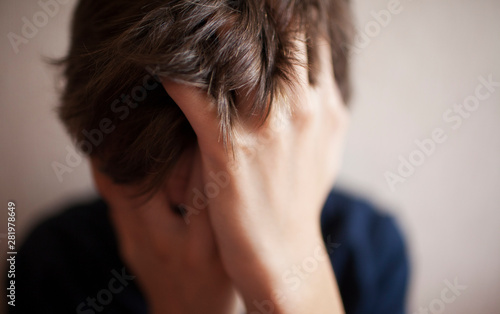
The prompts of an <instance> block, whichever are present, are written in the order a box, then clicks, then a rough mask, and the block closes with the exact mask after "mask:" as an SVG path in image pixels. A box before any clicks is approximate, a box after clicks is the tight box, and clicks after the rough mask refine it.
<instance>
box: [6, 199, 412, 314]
mask: <svg viewBox="0 0 500 314" xmlns="http://www.w3.org/2000/svg"><path fill="white" fill-rule="evenodd" d="M321 228H322V232H323V238H324V241H325V245H326V247H327V250H328V253H329V256H330V261H331V263H332V267H333V269H334V271H335V275H336V277H337V282H338V285H339V288H340V293H341V296H342V301H343V303H344V307H345V311H346V313H380V314H398V313H404V312H405V296H406V291H407V284H408V272H409V271H408V259H407V253H406V250H405V244H404V241H403V238H402V235H401V233H400V231H399V230H398V228H397V226H396V224H395V221H394V219H393V218H391V217H390V216H388V215H386V214H382V213H380V212H378V211H376V210H375V209H374V208H373V207H372V206H371V205H369V204H368V203H366V202H364V201H362V200H360V199H356V198H353V197H351V196H349V195H347V194H344V193H341V192H338V191H333V192H332V193H331V194H330V195H329V197H328V200H327V202H326V203H325V206H324V208H323V212H322V216H321ZM4 291H5V290H4ZM15 304H16V306H15V307H12V306H9V310H10V312H9V313H30V314H31V313H47V314H68V313H84V314H92V313H116V314H129V313H130V314H139V313H147V304H146V302H145V300H144V297H143V295H142V294H141V291H140V290H139V288H138V287H137V283H136V281H135V280H134V279H133V275H132V274H131V272H130V271H129V270H128V269H127V268H126V267H125V266H124V263H123V261H122V260H121V258H120V255H119V253H118V247H117V239H116V237H115V234H114V231H113V228H112V225H111V222H110V220H109V217H108V208H107V205H106V204H105V203H104V202H103V201H102V200H96V201H93V202H90V203H86V204H80V205H75V206H73V207H71V208H69V209H67V210H65V211H63V212H61V213H59V214H57V215H55V216H53V217H52V218H49V219H47V220H46V221H44V222H43V223H41V224H40V225H38V227H37V228H35V230H34V231H33V232H32V233H31V235H30V236H29V237H28V238H27V240H26V241H25V243H24V244H23V245H22V247H21V249H20V250H19V252H18V254H17V257H16V302H15ZM305 314H313V313H305Z"/></svg>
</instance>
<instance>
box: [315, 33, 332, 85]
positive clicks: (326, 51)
mask: <svg viewBox="0 0 500 314" xmlns="http://www.w3.org/2000/svg"><path fill="white" fill-rule="evenodd" d="M317 49H318V57H319V69H318V70H319V73H318V80H319V81H318V83H319V84H318V85H319V86H321V87H323V88H330V89H333V88H334V87H335V86H336V83H335V77H334V73H333V64H332V53H331V47H330V44H329V43H328V42H327V41H326V40H325V39H323V38H319V40H318V46H317Z"/></svg>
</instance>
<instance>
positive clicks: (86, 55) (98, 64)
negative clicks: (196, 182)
mask: <svg viewBox="0 0 500 314" xmlns="http://www.w3.org/2000/svg"><path fill="white" fill-rule="evenodd" d="M299 33H300V34H305V41H306V43H307V53H308V63H309V64H308V65H307V66H308V68H309V80H310V82H311V83H312V84H315V83H316V76H317V72H318V71H317V67H318V51H317V50H318V49H317V43H318V40H319V38H320V37H323V38H324V39H326V41H327V42H328V43H329V45H330V47H331V52H332V63H333V68H334V76H335V81H336V83H337V85H338V87H339V89H340V92H341V95H342V97H343V100H344V102H345V103H347V101H348V98H349V89H350V88H349V77H348V64H349V63H348V55H349V49H348V48H349V45H350V41H351V38H352V26H351V15H350V10H349V6H348V0H296V1H294V0H288V1H287V0H246V1H245V0H156V1H155V0H106V1H99V0H81V1H80V2H79V3H78V5H77V7H76V10H75V13H74V17H73V22H72V28H71V42H70V48H69V53H68V55H67V57H66V58H65V59H64V60H62V61H61V64H62V65H63V66H64V76H65V79H66V85H65V87H64V90H63V92H62V96H61V105H60V108H59V116H60V118H61V119H62V121H63V123H64V124H65V126H66V127H67V129H68V131H69V133H70V134H71V135H72V137H73V138H74V139H75V140H76V142H77V147H79V148H80V149H81V150H82V151H84V152H85V153H87V154H89V155H91V156H92V157H96V158H97V160H99V164H100V170H101V171H102V172H104V173H105V174H107V175H109V176H110V177H111V178H112V179H113V180H114V181H115V182H116V183H125V184H136V183H140V184H142V185H143V186H144V188H145V191H146V190H151V189H154V188H158V187H160V186H161V184H162V182H163V181H164V178H165V177H166V176H167V175H168V173H169V170H170V169H172V167H173V166H174V165H175V162H176V161H177V160H178V159H179V156H180V154H181V153H182V151H183V150H184V149H185V148H186V147H188V146H190V145H193V144H194V143H196V135H195V134H194V131H193V130H192V128H191V126H190V124H189V122H188V121H187V119H186V118H185V116H184V115H183V113H182V111H181V110H180V109H179V108H178V106H177V105H176V104H175V102H174V101H173V100H172V99H171V98H170V97H169V95H168V94H167V93H166V92H165V90H164V89H163V87H162V86H161V84H160V83H158V81H157V79H158V77H159V76H162V77H163V76H164V77H166V78H169V79H172V80H175V81H178V82H183V83H187V84H191V85H193V86H197V87H200V88H202V89H204V90H206V91H207V93H208V94H209V95H210V96H211V97H212V98H213V99H214V101H215V103H216V104H217V112H218V116H219V119H220V127H221V135H222V138H223V139H224V140H225V141H226V140H228V141H229V142H231V128H232V125H233V123H234V121H235V118H236V116H237V112H238V106H237V103H236V102H235V97H236V95H239V94H241V93H242V92H243V91H248V90H252V91H253V92H254V93H252V95H254V98H253V107H252V110H251V112H252V114H253V115H255V116H258V117H259V118H260V119H261V121H264V120H265V119H266V118H267V116H268V114H269V111H270V109H271V107H272V106H273V104H274V103H275V101H274V100H276V99H277V97H279V96H280V95H282V94H283V91H284V86H285V85H286V84H288V83H290V81H291V80H293V77H294V76H293V75H294V73H293V69H294V64H295V63H296V62H295V61H296V60H295V58H294V56H295V50H296V45H294V39H295V38H297V36H298V34H299ZM245 95H247V94H245Z"/></svg>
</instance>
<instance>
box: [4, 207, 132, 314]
mask: <svg viewBox="0 0 500 314" xmlns="http://www.w3.org/2000/svg"><path fill="white" fill-rule="evenodd" d="M124 272H126V270H125V269H124V265H123V263H122V261H121V259H120V257H119V254H118V245H117V242H116V238H115V236H114V232H113V228H112V226H111V224H110V221H109V218H108V210H107V205H106V204H105V203H104V202H103V201H102V200H94V201H90V202H86V203H81V204H78V205H74V206H71V207H69V208H67V209H66V210H64V211H62V212H59V213H57V214H55V215H53V216H51V217H49V218H47V219H45V220H44V221H43V222H41V223H40V224H39V225H38V226H37V227H36V228H35V229H34V230H33V231H32V232H31V233H30V235H29V236H28V237H27V238H26V240H25V241H24V243H23V244H22V246H21V248H20V250H19V252H18V254H17V256H16V278H15V279H16V295H17V297H16V307H15V308H12V313H49V312H50V313H54V314H57V313H70V312H75V311H76V313H94V312H93V311H91V309H92V308H91V307H90V305H89V304H88V303H89V301H88V300H90V299H89V298H94V299H95V298H96V297H97V301H98V300H99V299H98V297H99V295H98V293H99V292H101V291H105V290H106V289H107V287H108V286H109V282H110V281H111V280H112V278H113V277H116V274H123V273H124ZM118 276H119V275H118ZM115 281H116V280H115ZM130 286H134V285H133V284H132V285H130ZM134 289H135V288H129V289H125V290H124V292H123V293H122V295H120V296H119V297H117V298H115V300H114V301H113V303H112V306H110V307H107V308H106V309H105V311H104V312H105V313H128V311H122V312H120V311H118V312H115V311H114V309H116V308H117V307H119V306H120V304H121V301H120V299H122V298H123V297H126V296H127V295H129V294H130V293H132V292H133V293H132V294H133V295H134V296H136V295H137V293H136V291H134ZM105 292H107V290H106V291H105ZM53 295H58V298H57V300H54V298H53ZM129 296H130V295H129ZM103 297H104V298H105V297H106V296H103ZM55 301H57V302H55ZM94 302H95V300H94ZM97 304H99V303H97ZM95 309H101V308H95ZM103 309H104V308H102V309H101V310H103Z"/></svg>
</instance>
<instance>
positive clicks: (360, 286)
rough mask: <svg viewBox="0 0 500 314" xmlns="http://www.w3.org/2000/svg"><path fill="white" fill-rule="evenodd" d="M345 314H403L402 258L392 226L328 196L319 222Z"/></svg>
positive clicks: (352, 200) (343, 198)
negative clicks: (366, 313) (368, 313)
mask: <svg viewBox="0 0 500 314" xmlns="http://www.w3.org/2000/svg"><path fill="white" fill-rule="evenodd" d="M321 227H322V232H323V237H324V240H325V244H326V246H327V248H328V249H329V254H330V259H331V262H332V266H333V268H334V271H335V275H336V277H337V281H338V284H339V289H340V291H341V294H342V299H343V301H344V306H345V307H346V312H347V313H365V312H370V313H403V312H404V306H405V296H406V288H407V282H408V274H409V267H408V257H407V252H406V246H405V242H404V238H403V235H402V233H401V231H400V229H399V227H398V225H397V222H396V220H395V219H394V218H393V217H392V216H390V215H389V214H384V213H383V212H381V211H380V210H378V209H377V208H375V207H374V206H373V205H371V204H370V203H369V202H367V201H365V200H363V199H361V198H357V197H353V196H351V195H349V194H347V193H345V192H339V191H332V192H331V193H330V195H329V197H328V199H327V201H326V203H325V206H324V208H323V212H322V216H321Z"/></svg>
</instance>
